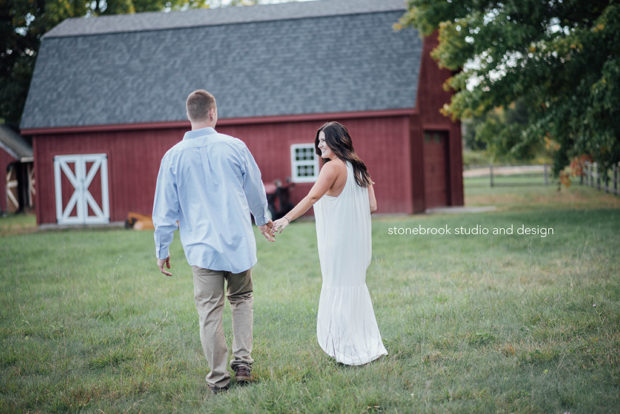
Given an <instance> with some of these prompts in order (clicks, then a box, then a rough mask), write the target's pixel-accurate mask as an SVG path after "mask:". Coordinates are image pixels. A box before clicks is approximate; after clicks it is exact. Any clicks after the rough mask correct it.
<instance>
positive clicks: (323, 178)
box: [273, 161, 346, 233]
mask: <svg viewBox="0 0 620 414" xmlns="http://www.w3.org/2000/svg"><path fill="white" fill-rule="evenodd" d="M336 162H337V161H330V162H328V163H326V164H325V165H324V166H323V168H321V171H320V172H319V178H318V179H317V180H316V182H315V183H314V185H313V186H312V188H311V189H310V191H309V192H308V194H307V195H306V196H305V197H304V198H303V199H302V200H301V201H300V202H299V203H297V205H296V206H295V207H294V208H293V209H292V210H291V211H289V212H288V213H286V214H285V215H284V217H282V218H281V219H278V220H276V221H274V222H273V227H274V230H275V231H276V232H278V233H281V232H282V230H284V228H285V227H286V226H288V225H289V223H290V222H291V221H293V220H295V219H297V218H299V217H301V216H303V214H304V213H305V212H306V211H308V210H309V209H310V207H312V206H313V205H314V203H316V202H317V201H319V199H320V198H321V197H323V196H324V195H325V193H327V191H328V190H329V189H330V188H331V186H332V185H334V183H335V182H336V179H337V178H338V175H339V174H340V173H341V171H342V170H341V169H340V166H339V165H338V164H337V163H336ZM344 171H345V173H346V168H345V169H344Z"/></svg>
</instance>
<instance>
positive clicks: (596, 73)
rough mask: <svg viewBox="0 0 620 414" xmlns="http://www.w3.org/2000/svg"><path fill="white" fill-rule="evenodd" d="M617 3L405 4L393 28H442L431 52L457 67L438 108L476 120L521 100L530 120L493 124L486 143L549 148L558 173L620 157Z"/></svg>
mask: <svg viewBox="0 0 620 414" xmlns="http://www.w3.org/2000/svg"><path fill="white" fill-rule="evenodd" d="M619 1H620V0H589V1H583V0H546V1H540V0H504V1H497V0H409V3H408V4H409V7H408V11H407V12H406V13H405V15H404V16H403V17H402V18H401V21H400V22H399V24H400V25H401V26H405V25H414V26H415V27H416V28H417V29H419V30H420V31H421V33H422V34H423V35H430V34H431V33H433V32H435V31H436V30H438V31H439V45H438V46H437V47H436V48H435V50H433V52H432V56H433V58H434V59H436V60H437V61H438V62H439V65H440V66H442V67H445V68H448V69H451V70H452V71H455V75H454V76H452V77H451V78H450V79H449V80H448V81H447V82H446V85H445V87H446V88H450V89H452V90H454V95H453V96H452V100H451V102H450V103H449V104H446V105H445V106H444V108H443V109H442V112H443V113H444V114H446V115H451V116H452V117H453V118H458V119H466V118H475V117H480V116H482V115H484V114H487V113H489V112H490V111H494V110H496V108H498V107H499V108H502V107H503V108H507V107H509V106H510V105H511V104H512V105H514V103H518V104H519V105H522V107H523V108H524V110H525V117H526V119H527V120H528V121H527V124H525V125H523V127H522V128H519V129H515V128H514V126H515V124H514V123H513V124H512V125H510V126H509V127H503V126H500V127H497V128H496V129H495V130H493V131H492V133H489V134H486V137H487V138H486V139H487V140H488V141H489V144H490V145H491V146H495V147H498V148H504V149H506V150H507V151H514V152H519V151H527V150H528V148H532V147H536V146H540V145H541V144H543V145H546V147H547V148H549V149H551V150H552V151H553V157H554V171H555V172H556V173H558V172H559V171H560V170H561V169H562V168H563V167H565V166H566V165H567V164H568V163H569V160H570V159H571V158H573V157H577V156H580V155H583V154H588V155H589V156H591V157H592V158H593V159H594V160H595V161H598V162H599V164H600V165H601V166H602V167H603V168H605V169H607V168H609V167H610V166H611V165H612V164H614V163H618V162H619V161H620V139H619V137H620V113H619V112H620V4H619ZM491 119H492V117H491Z"/></svg>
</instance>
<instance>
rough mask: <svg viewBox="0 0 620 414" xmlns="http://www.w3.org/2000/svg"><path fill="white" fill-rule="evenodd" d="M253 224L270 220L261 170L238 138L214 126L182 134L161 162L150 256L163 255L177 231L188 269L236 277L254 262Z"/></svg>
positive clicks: (165, 255)
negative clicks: (193, 267)
mask: <svg viewBox="0 0 620 414" xmlns="http://www.w3.org/2000/svg"><path fill="white" fill-rule="evenodd" d="M250 212H251V213H252V215H253V216H254V219H255V221H256V224H258V225H263V224H265V223H267V222H268V221H269V215H268V214H269V210H268V208H267V198H266V195H265V189H264V187H263V182H262V180H261V174H260V170H259V169H258V166H257V165H256V161H254V157H252V154H251V153H250V150H248V148H247V147H246V145H245V144H244V143H243V142H242V141H241V140H239V139H237V138H233V137H230V136H228V135H224V134H219V133H217V132H216V131H215V129H213V128H203V129H199V130H195V131H189V132H187V133H185V136H184V137H183V140H182V141H181V142H179V143H177V144H176V145H175V146H174V147H172V148H171V149H170V150H168V152H166V154H165V155H164V157H163V158H162V161H161V165H160V167H159V175H158V177H157V188H156V190H155V202H154V204H153V225H154V226H155V254H156V255H157V257H158V258H159V259H165V258H167V257H168V248H169V246H170V243H172V239H173V235H174V231H175V230H176V229H177V220H178V222H179V225H178V228H179V233H180V236H181V243H182V244H183V249H184V250H185V257H186V258H187V261H188V262H189V264H190V265H191V266H198V267H202V268H204V269H210V270H223V271H228V272H232V273H240V272H243V271H245V270H248V269H250V268H251V267H252V266H254V265H255V264H256V240H255V239H254V232H253V231H252V221H251V218H250Z"/></svg>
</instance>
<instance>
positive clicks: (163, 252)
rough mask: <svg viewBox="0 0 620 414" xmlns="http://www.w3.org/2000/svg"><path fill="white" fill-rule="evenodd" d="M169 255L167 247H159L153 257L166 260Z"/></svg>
mask: <svg viewBox="0 0 620 414" xmlns="http://www.w3.org/2000/svg"><path fill="white" fill-rule="evenodd" d="M169 255H170V252H169V251H168V248H167V247H164V246H160V247H158V248H156V249H155V256H157V258H158V259H162V260H163V259H166V258H168V256H169Z"/></svg>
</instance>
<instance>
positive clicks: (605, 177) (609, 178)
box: [579, 162, 620, 195]
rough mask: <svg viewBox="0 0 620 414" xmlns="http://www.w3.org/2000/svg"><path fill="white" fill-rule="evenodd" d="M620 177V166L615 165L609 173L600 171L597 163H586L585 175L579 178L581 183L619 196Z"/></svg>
mask: <svg viewBox="0 0 620 414" xmlns="http://www.w3.org/2000/svg"><path fill="white" fill-rule="evenodd" d="M619 176H620V165H619V164H616V165H614V166H613V167H612V168H611V170H609V171H607V173H605V172H603V171H599V168H598V165H597V164H596V163H595V162H586V163H584V166H583V173H582V175H581V176H580V177H579V183H580V184H583V185H587V186H590V187H594V188H598V189H599V190H603V191H605V192H606V193H612V194H615V195H619V194H620V192H619V190H618V178H620V177H619Z"/></svg>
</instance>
